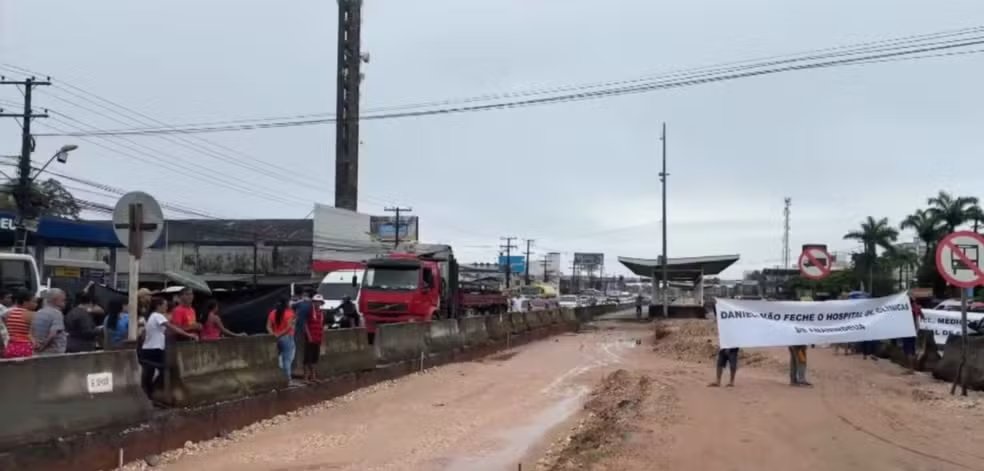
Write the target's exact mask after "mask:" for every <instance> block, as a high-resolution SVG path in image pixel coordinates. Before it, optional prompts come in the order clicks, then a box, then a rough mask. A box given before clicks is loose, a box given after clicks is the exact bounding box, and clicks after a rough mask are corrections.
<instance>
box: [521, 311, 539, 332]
mask: <svg viewBox="0 0 984 471" xmlns="http://www.w3.org/2000/svg"><path fill="white" fill-rule="evenodd" d="M523 318H524V319H526V325H528V326H529V329H530V330H535V329H539V328H540V327H543V321H541V320H540V313H539V312H538V311H529V312H524V313H523Z"/></svg>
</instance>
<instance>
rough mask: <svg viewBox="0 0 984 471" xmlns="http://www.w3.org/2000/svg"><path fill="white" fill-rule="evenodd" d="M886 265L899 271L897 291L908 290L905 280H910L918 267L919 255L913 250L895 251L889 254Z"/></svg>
mask: <svg viewBox="0 0 984 471" xmlns="http://www.w3.org/2000/svg"><path fill="white" fill-rule="evenodd" d="M889 255H890V257H889V260H888V264H889V266H891V267H894V268H895V269H897V270H898V271H899V289H900V290H905V289H908V284H907V283H906V281H907V280H909V279H911V275H912V273H913V272H914V271H915V268H916V267H918V266H919V254H917V253H916V251H915V250H910V249H906V250H896V251H894V252H890V253H889Z"/></svg>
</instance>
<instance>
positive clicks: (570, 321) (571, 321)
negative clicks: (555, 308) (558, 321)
mask: <svg viewBox="0 0 984 471" xmlns="http://www.w3.org/2000/svg"><path fill="white" fill-rule="evenodd" d="M560 317H561V318H562V319H563V321H564V323H565V324H567V325H569V326H571V327H573V328H577V325H578V324H579V323H578V321H577V315H576V314H575V313H574V310H573V309H561V310H560Z"/></svg>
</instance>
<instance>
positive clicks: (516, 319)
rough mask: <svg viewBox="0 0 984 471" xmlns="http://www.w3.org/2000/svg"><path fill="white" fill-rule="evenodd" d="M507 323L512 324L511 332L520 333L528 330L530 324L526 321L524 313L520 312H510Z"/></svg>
mask: <svg viewBox="0 0 984 471" xmlns="http://www.w3.org/2000/svg"><path fill="white" fill-rule="evenodd" d="M509 324H510V325H512V333H514V334H521V333H523V332H526V331H528V330H530V326H529V325H528V324H527V323H526V314H525V313H522V312H510V313H509Z"/></svg>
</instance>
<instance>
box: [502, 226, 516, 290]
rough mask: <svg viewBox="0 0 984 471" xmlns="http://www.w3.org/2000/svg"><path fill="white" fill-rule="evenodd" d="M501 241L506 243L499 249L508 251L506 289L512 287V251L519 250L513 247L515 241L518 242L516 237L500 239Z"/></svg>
mask: <svg viewBox="0 0 984 471" xmlns="http://www.w3.org/2000/svg"><path fill="white" fill-rule="evenodd" d="M500 239H502V240H504V241H506V243H505V244H504V245H500V246H499V248H500V249H502V250H505V251H506V263H505V264H504V265H505V270H506V289H509V288H510V287H511V286H512V249H515V248H518V247H516V246H515V245H513V243H512V242H513V241H514V240H516V238H515V237H500Z"/></svg>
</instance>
